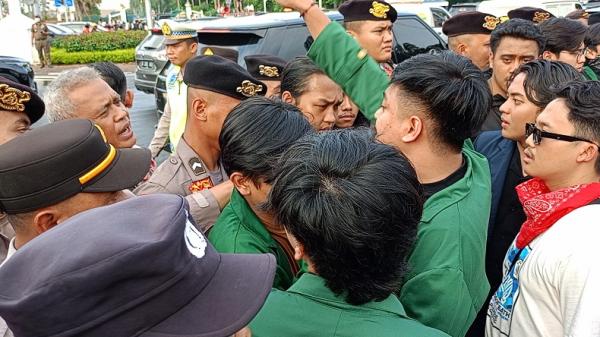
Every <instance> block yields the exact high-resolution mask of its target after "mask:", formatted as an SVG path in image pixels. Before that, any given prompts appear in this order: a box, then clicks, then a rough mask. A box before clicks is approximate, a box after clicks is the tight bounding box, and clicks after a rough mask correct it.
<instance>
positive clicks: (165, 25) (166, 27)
mask: <svg viewBox="0 0 600 337" xmlns="http://www.w3.org/2000/svg"><path fill="white" fill-rule="evenodd" d="M160 29H161V30H162V33H163V34H164V35H171V34H172V33H173V31H172V30H171V27H169V24H168V23H166V22H165V23H163V24H162V26H161V27H160Z"/></svg>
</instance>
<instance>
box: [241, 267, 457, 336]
mask: <svg viewBox="0 0 600 337" xmlns="http://www.w3.org/2000/svg"><path fill="white" fill-rule="evenodd" d="M250 330H252V336H253V337H271V336H273V337H281V336H286V337H306V336H311V337H320V336H323V337H325V336H327V337H330V336H331V337H338V336H339V337H342V336H344V337H351V336H357V337H359V336H360V337H365V336H374V337H375V336H376V337H386V336H394V337H402V336H406V337H441V336H447V335H446V334H445V333H443V332H441V331H438V330H435V329H432V328H428V327H426V326H424V325H422V324H421V323H419V322H417V321H414V320H412V319H410V318H408V317H407V316H406V313H405V312H404V309H403V308H402V304H400V301H399V300H398V298H397V297H396V296H395V295H391V296H389V297H388V298H386V299H385V300H383V301H380V302H375V301H373V302H369V303H366V304H363V305H358V306H357V305H351V304H348V303H347V302H346V301H344V299H343V297H340V296H337V295H335V294H334V293H333V292H332V291H331V290H329V288H327V286H326V285H325V280H324V279H322V278H321V277H319V276H317V275H314V274H309V273H306V274H303V275H302V276H301V277H300V278H299V279H298V281H296V283H294V285H293V286H292V287H291V288H290V289H289V290H288V291H279V290H273V291H272V292H271V294H269V297H268V298H267V301H266V302H265V305H264V306H263V307H262V309H261V310H260V312H259V313H258V315H257V316H256V318H254V320H253V321H252V322H251V323H250Z"/></svg>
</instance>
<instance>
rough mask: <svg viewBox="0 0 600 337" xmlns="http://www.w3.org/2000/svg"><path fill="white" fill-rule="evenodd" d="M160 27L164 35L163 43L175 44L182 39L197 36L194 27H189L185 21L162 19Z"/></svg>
mask: <svg viewBox="0 0 600 337" xmlns="http://www.w3.org/2000/svg"><path fill="white" fill-rule="evenodd" d="M160 29H161V30H162V33H163V35H164V36H165V45H170V44H177V43H179V42H181V41H183V40H187V39H197V38H198V32H196V29H194V28H193V27H189V26H188V25H187V24H186V23H185V22H177V21H173V20H163V21H161V23H160Z"/></svg>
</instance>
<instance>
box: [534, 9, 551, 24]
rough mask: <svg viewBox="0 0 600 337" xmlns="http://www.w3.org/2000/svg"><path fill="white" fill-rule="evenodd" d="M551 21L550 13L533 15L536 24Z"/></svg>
mask: <svg viewBox="0 0 600 337" xmlns="http://www.w3.org/2000/svg"><path fill="white" fill-rule="evenodd" d="M548 19H550V13H544V12H535V13H533V20H532V21H533V22H535V23H542V22H544V21H546V20H548Z"/></svg>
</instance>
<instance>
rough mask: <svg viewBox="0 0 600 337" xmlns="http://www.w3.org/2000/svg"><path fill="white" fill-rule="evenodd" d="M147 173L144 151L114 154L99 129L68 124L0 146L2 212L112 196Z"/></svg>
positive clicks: (76, 121)
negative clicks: (79, 196) (88, 196)
mask: <svg viewBox="0 0 600 337" xmlns="http://www.w3.org/2000/svg"><path fill="white" fill-rule="evenodd" d="M149 169H150V152H149V151H148V149H142V148H137V149H115V148H114V147H113V146H112V145H110V144H109V143H107V141H106V137H105V136H104V133H103V132H102V129H100V127H99V126H97V125H95V124H94V123H92V122H91V121H90V120H87V119H70V120H64V121H59V122H56V123H52V124H48V125H44V126H41V127H39V128H35V129H33V130H31V131H29V132H26V133H24V134H23V135H21V136H18V137H16V138H14V139H12V140H11V141H9V142H8V143H5V144H3V145H0V211H3V212H5V213H8V214H19V213H26V212H30V211H34V210H36V209H39V208H42V207H45V206H50V205H54V204H56V203H59V202H61V201H64V200H66V199H68V198H70V197H72V196H74V195H76V194H78V193H80V192H116V191H120V190H123V189H126V188H131V187H133V186H135V185H137V184H138V183H139V182H140V181H141V180H142V179H143V178H144V176H145V175H146V174H147V173H148V170H149Z"/></svg>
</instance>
